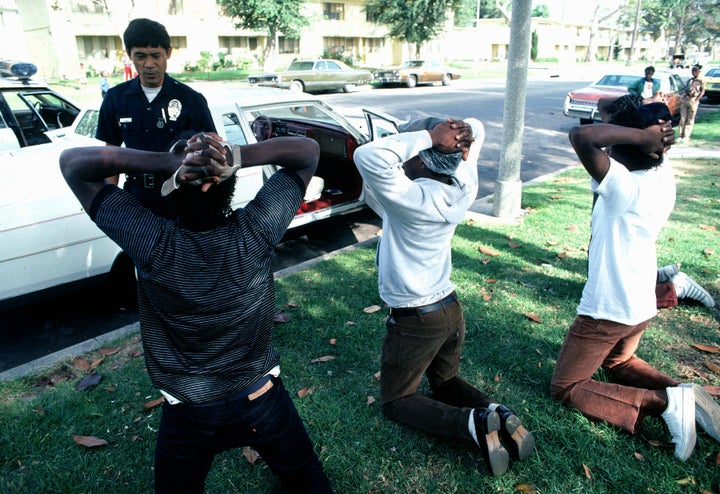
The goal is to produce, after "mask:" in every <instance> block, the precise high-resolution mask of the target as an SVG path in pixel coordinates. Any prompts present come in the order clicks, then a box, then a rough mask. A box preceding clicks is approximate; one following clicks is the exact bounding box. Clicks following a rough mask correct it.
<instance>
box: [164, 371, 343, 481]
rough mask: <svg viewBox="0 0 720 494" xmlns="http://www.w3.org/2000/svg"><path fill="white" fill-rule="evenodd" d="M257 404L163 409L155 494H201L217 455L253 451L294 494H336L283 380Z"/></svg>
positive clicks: (277, 380) (241, 401) (245, 401)
mask: <svg viewBox="0 0 720 494" xmlns="http://www.w3.org/2000/svg"><path fill="white" fill-rule="evenodd" d="M272 381H273V384H274V385H273V387H272V388H270V390H268V391H267V392H266V393H265V394H263V395H262V396H260V397H259V398H257V399H255V400H252V401H250V400H248V399H247V398H243V399H239V400H236V401H234V402H232V403H227V404H223V405H217V406H208V407H201V406H190V405H183V404H179V405H170V404H168V403H167V402H166V403H164V404H163V411H162V418H161V419H160V428H159V430H158V437H157V445H156V447H155V492H156V493H163V494H164V493H168V494H171V493H172V494H181V493H186V494H190V493H193V494H196V493H202V492H203V490H204V487H205V477H207V474H208V472H209V471H210V466H211V465H212V462H213V458H214V457H215V455H216V454H218V453H221V452H223V451H225V450H228V449H232V448H238V447H243V446H251V447H252V448H253V449H255V450H256V451H257V452H258V453H260V455H261V457H262V459H263V461H265V463H267V464H268V466H269V467H270V469H271V470H272V471H273V473H275V474H276V475H277V476H278V477H279V478H280V480H281V482H282V484H283V486H284V488H285V490H286V491H287V492H291V493H332V489H331V488H330V483H329V481H328V479H327V477H326V475H325V472H324V471H323V468H322V465H321V464H320V460H319V459H318V457H317V455H316V454H315V452H314V451H313V446H312V443H311V442H310V438H309V436H308V434H307V431H306V430H305V427H304V425H303V423H302V420H301V419H300V416H299V415H298V413H297V410H296V408H295V404H294V403H293V402H292V399H291V398H290V395H289V394H288V392H287V390H286V389H285V387H284V386H283V383H282V380H281V379H280V378H273V380H272Z"/></svg>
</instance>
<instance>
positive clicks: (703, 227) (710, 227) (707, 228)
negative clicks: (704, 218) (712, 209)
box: [700, 223, 717, 232]
mask: <svg viewBox="0 0 720 494" xmlns="http://www.w3.org/2000/svg"><path fill="white" fill-rule="evenodd" d="M700 228H702V229H703V230H707V231H709V232H716V231H717V227H715V226H713V225H703V224H702V223H700Z"/></svg>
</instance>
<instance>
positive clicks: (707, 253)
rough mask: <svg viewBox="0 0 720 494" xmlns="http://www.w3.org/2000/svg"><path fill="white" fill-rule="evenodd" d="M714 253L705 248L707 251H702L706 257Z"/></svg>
mask: <svg viewBox="0 0 720 494" xmlns="http://www.w3.org/2000/svg"><path fill="white" fill-rule="evenodd" d="M714 253H715V249H710V248H707V249H705V250H703V254H705V255H706V256H711V255H713V254H714Z"/></svg>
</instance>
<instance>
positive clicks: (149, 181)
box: [143, 173, 155, 189]
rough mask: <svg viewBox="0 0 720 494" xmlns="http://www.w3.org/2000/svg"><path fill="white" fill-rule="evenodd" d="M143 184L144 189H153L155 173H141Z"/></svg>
mask: <svg viewBox="0 0 720 494" xmlns="http://www.w3.org/2000/svg"><path fill="white" fill-rule="evenodd" d="M143 186H144V187H145V188H146V189H154V188H155V174H153V173H143Z"/></svg>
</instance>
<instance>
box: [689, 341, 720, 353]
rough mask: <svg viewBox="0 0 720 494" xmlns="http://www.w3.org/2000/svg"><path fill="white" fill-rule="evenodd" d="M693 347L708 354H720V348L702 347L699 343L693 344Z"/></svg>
mask: <svg viewBox="0 0 720 494" xmlns="http://www.w3.org/2000/svg"><path fill="white" fill-rule="evenodd" d="M690 345H691V346H694V347H695V348H697V349H698V350H700V351H701V352H707V353H718V352H720V347H716V346H712V345H701V344H699V343H691V344H690Z"/></svg>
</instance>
